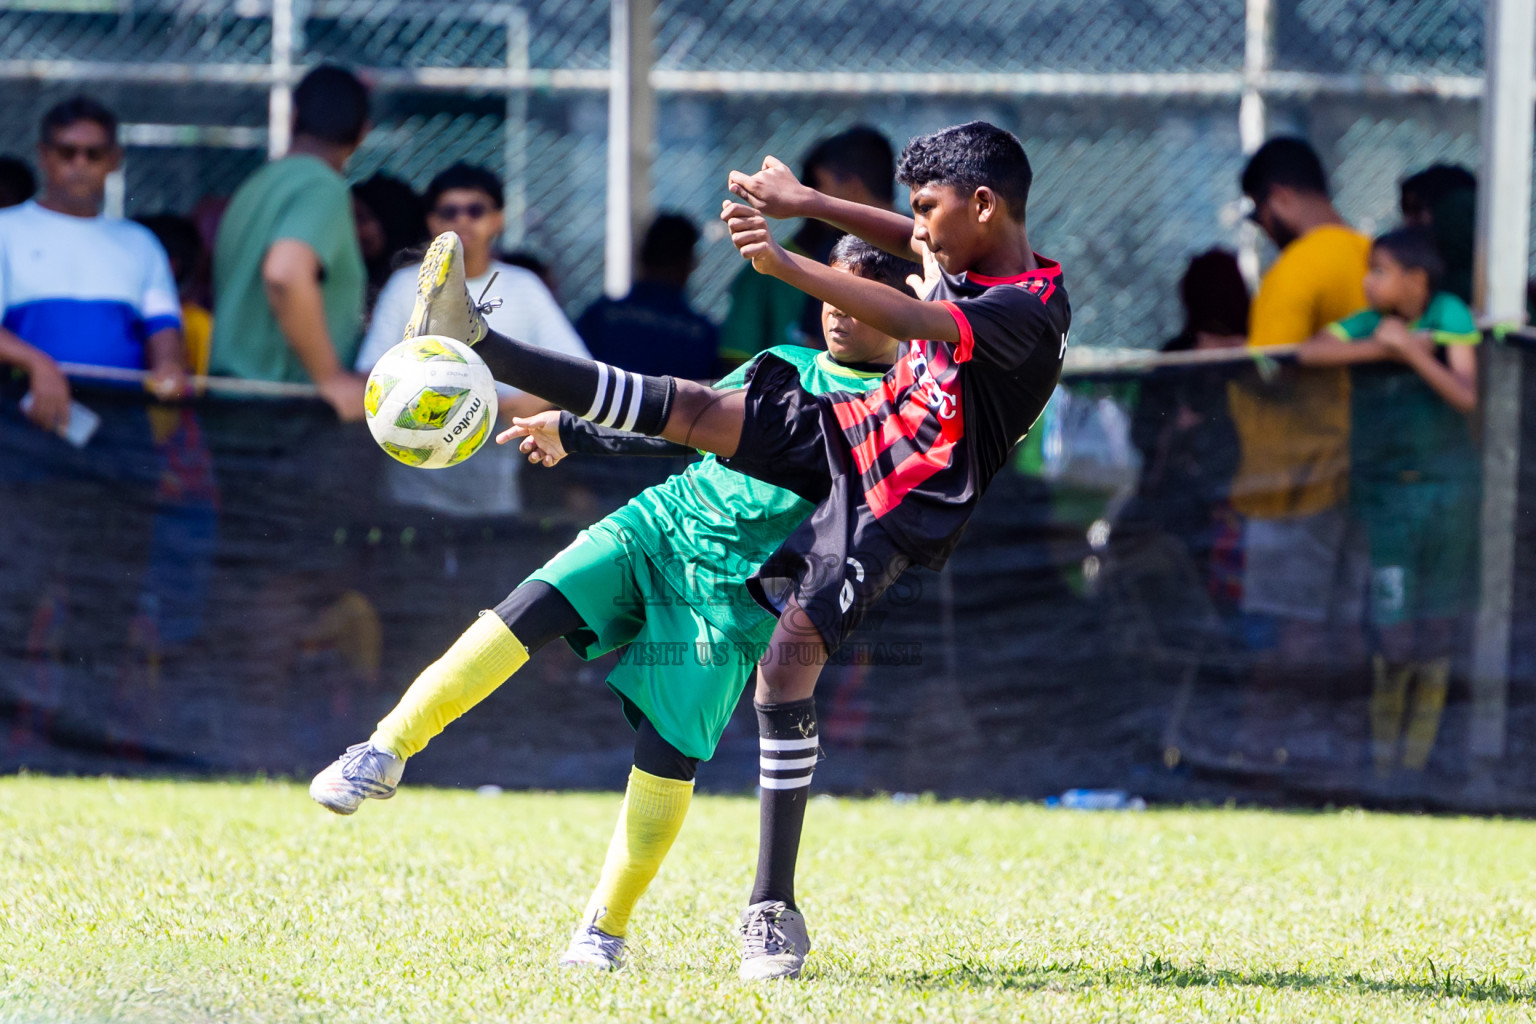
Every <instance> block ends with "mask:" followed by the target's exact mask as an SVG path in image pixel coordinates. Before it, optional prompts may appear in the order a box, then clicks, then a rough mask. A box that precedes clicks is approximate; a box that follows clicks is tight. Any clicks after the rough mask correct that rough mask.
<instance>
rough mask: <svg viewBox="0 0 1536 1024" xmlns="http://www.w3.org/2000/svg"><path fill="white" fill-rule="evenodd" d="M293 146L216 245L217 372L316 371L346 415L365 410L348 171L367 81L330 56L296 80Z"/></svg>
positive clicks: (359, 285)
mask: <svg viewBox="0 0 1536 1024" xmlns="http://www.w3.org/2000/svg"><path fill="white" fill-rule="evenodd" d="M293 108H294V112H293V145H292V146H290V147H289V150H288V154H287V155H286V156H284V157H282V158H281V159H279V160H274V161H273V162H271V163H269V164H267V166H266V167H263V168H262V169H261V170H259V171H257V172H256V173H255V174H253V175H252V176H251V177H250V178H249V179H248V180H247V181H246V182H245V184H243V185H241V186H240V188H239V190H238V191H237V192H236V193H235V195H234V198H233V199H231V200H230V203H229V209H228V210H227V211H226V212H225V214H224V219H223V221H222V223H220V225H219V234H218V241H217V242H216V244H215V247H214V257H213V272H214V295H215V305H214V309H215V312H217V314H218V316H217V317H216V318H215V320H214V323H213V354H212V362H211V367H212V372H214V373H218V374H226V375H229V376H233V377H245V378H248V379H252V380H272V381H300V382H302V381H306V380H308V381H313V382H314V383H315V386H316V387H318V388H319V389H320V395H321V397H323V398H324V399H325V400H326V401H327V402H328V403H330V406H331V408H332V409H334V410H335V411H336V415H337V416H338V417H340V418H341V419H344V420H357V419H362V417H363V383H364V379H363V378H362V377H361V376H358V375H356V374H353V373H349V372H347V370H346V369H345V368H346V367H348V366H351V365H352V362H353V360H354V359H355V358H356V356H357V346H358V343H359V337H360V328H361V325H362V315H363V299H364V293H365V287H366V278H365V276H364V268H363V257H362V254H361V252H360V251H359V250H358V246H357V228H356V226H355V225H354V224H353V221H352V203H351V198H350V196H349V195H348V192H347V183H346V180H345V179H344V178H342V176H341V170H342V168H343V167H345V166H346V163H347V161H348V160H349V159H350V158H351V156H352V154H353V153H355V152H356V151H357V147H358V146H359V145H360V144H361V143H362V141H363V136H364V135H366V134H367V132H368V128H369V123H368V91H367V89H365V88H364V87H363V83H362V82H360V81H358V80H357V78H356V77H355V76H354V75H353V74H352V73H351V72H349V71H346V70H344V69H342V68H339V67H335V66H334V65H322V66H320V67H318V68H316V69H315V70H313V71H311V72H310V73H309V74H307V75H305V76H304V78H303V80H302V81H301V82H299V84H298V87H297V88H295V89H294V91H293Z"/></svg>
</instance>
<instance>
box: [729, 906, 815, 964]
mask: <svg viewBox="0 0 1536 1024" xmlns="http://www.w3.org/2000/svg"><path fill="white" fill-rule="evenodd" d="M741 935H742V943H741V980H742V981H774V980H776V979H778V978H798V977H800V968H802V967H804V966H805V955H806V954H807V953H809V952H810V951H811V936H810V933H808V932H807V931H806V930H805V917H804V915H802V914H801V913H800V912H799V911H797V910H790V909H789V907H788V906H787V905H786V904H785V903H784V901H783V900H764V901H763V902H762V903H754V904H752V905H751V906H750V907H748V908H747V909H746V911H744V912H743V913H742V915H741Z"/></svg>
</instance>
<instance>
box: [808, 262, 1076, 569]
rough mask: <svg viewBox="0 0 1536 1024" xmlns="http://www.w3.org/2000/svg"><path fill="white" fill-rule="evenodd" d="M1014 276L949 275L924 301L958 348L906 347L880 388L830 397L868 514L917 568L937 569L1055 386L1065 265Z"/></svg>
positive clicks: (1063, 329) (1068, 316)
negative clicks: (940, 310)
mask: <svg viewBox="0 0 1536 1024" xmlns="http://www.w3.org/2000/svg"><path fill="white" fill-rule="evenodd" d="M1036 258H1037V259H1038V260H1039V263H1040V267H1039V269H1038V270H1032V271H1030V272H1028V273H1025V274H1019V275H1017V276H1014V277H1005V278H995V277H983V276H982V275H980V274H974V273H972V274H961V275H960V276H958V277H951V276H949V275H948V274H945V275H944V276H943V278H942V279H941V280H940V281H939V282H938V284H936V285H935V286H934V289H933V291H932V292H931V293H930V294H929V296H928V298H929V299H930V300H932V301H937V302H942V303H943V304H944V306H945V307H946V308H947V309H948V310H949V312H950V314H951V315H952V316H954V318H955V323H956V324H957V325H958V326H959V328H960V341H959V343H958V344H953V345H952V344H949V343H947V342H937V341H912V342H908V343H907V344H906V345H905V346H903V351H902V354H901V357H900V358H899V359H898V360H897V361H896V365H895V366H893V367H892V368H891V370H890V372H889V373H887V374H886V377H885V380H884V381H883V382H882V383H881V385H880V386H879V387H877V388H875V389H873V390H871V391H868V392H865V393H864V394H859V395H854V394H843V393H839V394H834V395H831V396H828V398H829V400H830V401H831V405H832V409H833V411H834V412H835V413H836V415H837V422H838V425H839V426H840V427H841V428H842V431H843V436H844V437H845V438H846V439H847V441H848V444H849V446H850V447H851V449H852V458H853V469H854V470H855V471H856V472H857V473H858V474H859V477H860V480H861V482H862V484H863V488H864V495H865V498H866V499H867V501H868V504H869V508H870V511H871V512H873V513H874V515H875V516H876V518H877V519H879V521H880V524H881V525H882V526H883V527H885V528H886V529H887V530H888V531H889V532H890V533H891V534H892V536H893V537H894V538H895V539H896V541H897V543H898V544H899V545H900V546H901V548H902V549H903V550H904V551H905V552H906V554H907V555H908V556H909V557H911V558H912V560H913V561H914V562H917V563H918V564H920V565H924V566H927V567H928V568H930V569H939V568H942V567H943V565H944V562H945V561H946V560H948V558H949V556H950V554H951V553H952V552H953V551H954V549H955V545H956V544H957V543H959V540H960V534H961V532H962V531H963V530H964V528H965V524H966V521H967V520H968V519H969V518H970V516H971V511H972V509H973V508H974V507H975V504H976V499H977V498H978V497H980V496H981V494H982V492H983V491H985V490H986V489H987V485H988V484H990V483H991V482H992V477H993V476H994V475H995V474H996V473H997V471H998V470H999V469H1001V468H1002V466H1003V464H1004V462H1006V461H1007V458H1008V453H1009V452H1010V451H1011V450H1012V449H1013V446H1014V445H1015V444H1017V443H1018V442H1019V440H1020V439H1021V438H1023V436H1024V434H1025V433H1026V432H1027V431H1028V430H1029V428H1030V427H1031V426H1032V425H1033V424H1034V422H1035V420H1036V419H1037V418H1038V417H1039V415H1040V413H1041V411H1042V410H1043V409H1044V408H1045V404H1046V402H1047V401H1049V400H1050V397H1051V392H1052V391H1053V390H1054V389H1055V387H1056V382H1057V380H1058V379H1059V378H1060V377H1061V364H1062V359H1063V358H1064V357H1065V355H1066V351H1067V332H1068V330H1069V328H1070V327H1071V320H1072V310H1071V307H1070V306H1069V305H1068V303H1067V293H1066V289H1065V287H1064V286H1063V284H1062V280H1061V266H1060V265H1059V264H1057V263H1055V262H1053V261H1051V260H1047V259H1044V258H1042V257H1036Z"/></svg>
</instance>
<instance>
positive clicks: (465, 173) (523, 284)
mask: <svg viewBox="0 0 1536 1024" xmlns="http://www.w3.org/2000/svg"><path fill="white" fill-rule="evenodd" d="M423 198H424V199H425V201H426V208H427V228H428V229H429V231H430V233H431V235H432V237H434V238H435V237H437V236H438V235H440V234H442V233H443V232H444V231H454V232H457V233H458V236H459V238H460V239H461V240H462V241H463V242H464V273H465V275H466V277H467V278H468V283H469V290H470V292H471V293H472V294H473V295H475V296H476V297H479V295H480V293H481V292H484V291H485V289H486V287H487V286H488V285H489V284H490V282H491V278H492V277H494V278H495V279H496V287H495V288H494V289H493V290H494V292H495V294H496V295H497V296H498V297H499V298H500V299H501V300H502V301H501V305H500V306H498V307H497V308H496V309H494V310H492V311H491V312H490V313H488V314H487V321H486V322H487V323H490V324H493V325H500V326H497V327H496V328H495V329H496V330H498V331H501V332H502V333H504V334H506V335H507V336H508V337H510V338H517V339H519V340H522V341H526V342H527V343H528V344H530V345H534V346H537V347H538V348H544V349H550V350H551V351H554V352H562V353H564V354H566V355H572V356H580V357H581V358H583V359H590V358H591V356H590V355H589V354H588V352H587V347H586V345H584V344H582V341H581V337H580V336H579V335H578V334H577V333H576V329H575V328H574V327H572V326H571V322H570V321H569V320H567V319H566V318H565V314H564V313H563V312H561V310H560V307H559V306H558V305H557V304H556V303H555V299H554V296H552V295H550V294H549V289H548V288H546V287H544V282H543V281H540V280H539V278H538V275H536V274H534V273H533V272H532V271H530V270H524V269H523V268H522V267H514V266H513V265H512V264H510V263H503V262H502V261H501V260H498V259H495V258H494V255H493V252H494V249H495V246H496V243H497V242H498V241H499V240H500V239H501V233H502V231H504V230H505V229H506V226H507V219H506V214H505V212H504V210H503V205H504V199H503V193H502V188H501V181H500V179H498V178H497V177H496V175H494V174H492V173H491V172H490V171H488V170H486V169H484V168H483V167H472V166H470V165H469V164H463V163H459V164H454V165H453V166H452V167H449V168H448V169H447V170H445V171H443V172H442V173H440V174H438V175H437V177H435V178H433V179H432V180H431V182H429V183H428V184H427V191H426V195H425V196H424V197H423ZM420 267H421V265H420V264H419V263H412V264H410V265H409V266H405V267H401V268H400V269H399V270H397V271H395V273H394V274H393V275H392V276H391V277H390V279H389V280H388V281H387V282H385V284H384V289H383V291H381V292H380V293H379V301H378V305H376V306H375V307H374V311H373V322H372V323H370V324H369V325H368V336H367V337H366V338H365V339H364V340H363V347H362V349H360V350H359V351H358V354H357V369H358V370H359V371H360V372H362V373H367V372H368V371H370V370H372V369H373V364H374V363H377V362H378V361H379V358H380V357H381V356H383V355H384V353H386V352H388V351H389V350H390V349H391V348H393V347H394V346H395V345H398V344H399V343H400V339H401V338H402V337H404V335H405V325H406V322H407V321H409V320H410V318H411V310H412V308H413V307H414V306H415V303H416V274H417V271H418V270H420ZM497 387H498V390H499V392H500V394H501V410H502V414H503V415H504V416H508V417H511V416H532V415H533V414H535V413H538V412H543V411H544V410H545V409H549V408H551V406H550V404H549V403H548V402H545V401H544V400H543V399H541V398H534V397H533V396H531V395H528V394H526V393H524V392H522V391H519V390H517V389H516V388H511V387H507V386H506V385H498V386H497ZM417 475H418V476H419V475H420V474H417Z"/></svg>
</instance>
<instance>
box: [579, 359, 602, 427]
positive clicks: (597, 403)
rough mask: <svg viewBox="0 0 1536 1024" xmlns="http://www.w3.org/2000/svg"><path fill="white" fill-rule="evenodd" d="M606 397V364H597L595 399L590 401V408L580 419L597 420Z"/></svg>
mask: <svg viewBox="0 0 1536 1024" xmlns="http://www.w3.org/2000/svg"><path fill="white" fill-rule="evenodd" d="M607 397H608V364H607V363H598V364H597V397H595V398H594V399H592V408H590V409H588V410H587V414H586V415H585V416H583V417H582V419H584V420H595V419H597V412H598V410H599V409H601V408H602V407H603V399H605V398H607Z"/></svg>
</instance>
